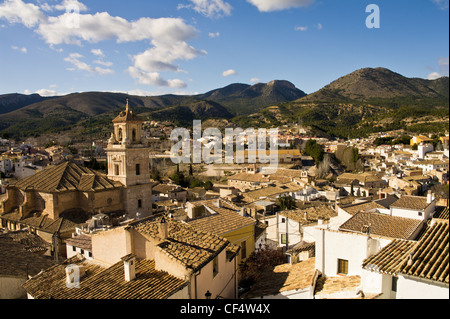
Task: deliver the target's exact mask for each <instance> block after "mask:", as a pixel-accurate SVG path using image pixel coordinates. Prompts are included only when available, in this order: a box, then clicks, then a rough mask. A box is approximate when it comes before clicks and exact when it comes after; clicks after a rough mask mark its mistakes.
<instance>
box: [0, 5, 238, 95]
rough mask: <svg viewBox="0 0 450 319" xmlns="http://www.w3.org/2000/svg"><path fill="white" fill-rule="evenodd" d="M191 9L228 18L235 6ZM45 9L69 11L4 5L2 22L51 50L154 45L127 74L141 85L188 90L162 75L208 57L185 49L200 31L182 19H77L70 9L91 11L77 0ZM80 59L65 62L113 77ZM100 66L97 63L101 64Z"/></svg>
mask: <svg viewBox="0 0 450 319" xmlns="http://www.w3.org/2000/svg"><path fill="white" fill-rule="evenodd" d="M193 4H194V7H193V8H194V9H195V10H199V11H200V12H202V13H204V14H205V15H210V14H219V13H222V14H228V13H229V12H230V11H231V6H230V5H229V4H228V3H226V2H224V1H222V0H211V1H200V0H195V1H193ZM41 6H42V10H50V9H55V10H66V12H64V13H62V14H60V15H57V16H48V17H47V16H46V15H45V14H44V13H43V12H42V11H41V10H40V8H39V7H38V6H36V5H33V4H29V3H24V2H23V1H22V0H6V1H5V2H4V3H3V4H2V5H0V18H5V19H7V20H8V21H9V22H10V23H22V24H24V25H25V26H27V27H28V28H33V29H34V31H35V32H36V33H37V34H39V35H40V36H41V37H42V39H43V40H44V41H45V42H46V43H47V44H48V45H49V46H50V47H51V48H54V47H55V46H56V45H61V44H68V45H79V46H81V45H83V43H84V42H89V43H99V42H101V41H107V40H112V41H116V42H117V43H125V42H137V41H146V42H147V43H151V47H150V48H149V49H147V50H146V51H144V52H142V53H140V54H137V55H135V56H134V57H132V60H133V62H134V65H133V66H131V67H130V68H129V69H128V71H129V73H130V75H132V76H133V78H137V79H138V80H139V82H140V83H144V82H145V83H159V85H164V86H171V87H184V86H185V85H186V84H185V83H184V82H183V81H181V80H178V79H172V80H164V79H162V77H161V74H159V73H158V72H161V71H170V72H182V70H181V68H180V67H179V66H178V65H177V64H176V61H179V60H190V59H193V58H195V57H197V56H200V55H204V54H207V53H206V51H204V50H197V49H195V48H194V47H192V46H190V45H189V44H188V43H187V41H189V40H190V39H192V38H194V37H195V36H197V34H198V30H197V29H196V28H195V27H193V26H191V25H188V24H186V23H185V22H184V21H183V19H181V18H156V19H152V18H147V17H144V18H140V19H138V20H134V21H128V20H127V19H124V18H122V17H118V16H114V17H113V16H111V15H110V14H109V13H108V12H97V13H95V14H86V13H79V14H73V13H71V11H70V10H68V9H70V7H71V6H72V7H73V6H78V8H79V11H80V12H82V11H86V10H87V7H86V6H85V5H84V4H82V3H81V2H79V1H77V0H64V1H62V2H61V3H60V4H58V5H54V6H50V5H45V4H43V5H41ZM72 9H73V8H72ZM72 11H73V10H72ZM56 50H62V49H56ZM97 50H98V49H96V50H95V51H94V50H93V51H92V53H93V54H95V55H97V56H99V57H101V54H100V51H97ZM97 53H98V54H97ZM101 53H103V52H101ZM80 58H81V57H77V56H74V55H73V54H71V55H70V56H69V57H67V58H66V59H65V60H66V61H67V62H70V63H71V64H72V65H73V66H75V68H71V69H78V70H85V71H88V72H95V73H98V74H109V73H113V71H112V70H110V69H104V68H100V67H92V66H90V65H88V64H86V63H85V62H82V61H80ZM99 61H100V60H97V61H96V62H95V63H97V64H101V62H100V63H99ZM105 63H108V62H105ZM103 65H104V66H108V65H106V64H103Z"/></svg>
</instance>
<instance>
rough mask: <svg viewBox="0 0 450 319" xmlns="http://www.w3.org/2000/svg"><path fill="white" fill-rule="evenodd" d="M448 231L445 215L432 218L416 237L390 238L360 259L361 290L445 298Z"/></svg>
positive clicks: (384, 294)
mask: <svg viewBox="0 0 450 319" xmlns="http://www.w3.org/2000/svg"><path fill="white" fill-rule="evenodd" d="M448 234H449V228H448V219H446V220H443V219H433V220H432V221H431V223H430V225H429V226H428V228H427V230H426V231H425V232H424V234H423V235H422V236H421V238H420V240H418V241H412V240H402V239H396V240H393V241H392V242H391V243H389V244H388V245H386V246H385V247H384V248H383V249H381V250H380V251H379V252H378V253H376V254H375V255H373V256H371V257H369V258H367V259H366V260H364V262H363V264H362V268H363V269H362V278H361V289H362V291H363V292H364V293H365V294H377V295H378V298H380V299H448V298H449V272H448V269H449V268H448Z"/></svg>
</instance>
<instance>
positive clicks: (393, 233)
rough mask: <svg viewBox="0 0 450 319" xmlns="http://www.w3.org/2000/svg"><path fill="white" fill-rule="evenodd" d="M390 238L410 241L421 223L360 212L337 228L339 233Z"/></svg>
mask: <svg viewBox="0 0 450 319" xmlns="http://www.w3.org/2000/svg"><path fill="white" fill-rule="evenodd" d="M368 226H369V228H370V234H372V235H378V236H383V237H390V238H401V239H410V237H411V236H412V235H413V234H414V233H415V232H416V231H417V230H418V228H420V227H421V226H422V221H421V220H418V219H412V218H403V217H396V216H390V215H384V214H378V213H365V212H360V213H357V214H355V215H354V216H352V217H351V218H350V219H349V220H347V221H346V222H345V223H344V224H342V225H341V226H340V227H339V230H340V231H350V232H356V233H367V231H368Z"/></svg>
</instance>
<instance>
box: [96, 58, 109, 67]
mask: <svg viewBox="0 0 450 319" xmlns="http://www.w3.org/2000/svg"><path fill="white" fill-rule="evenodd" d="M93 63H96V64H100V65H103V66H106V67H111V66H113V64H114V63H112V62H108V61H102V60H95V61H93Z"/></svg>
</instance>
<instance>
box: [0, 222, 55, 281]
mask: <svg viewBox="0 0 450 319" xmlns="http://www.w3.org/2000/svg"><path fill="white" fill-rule="evenodd" d="M46 249H47V245H46V243H45V242H43V240H41V239H40V238H39V237H38V236H36V235H34V234H30V233H28V232H25V231H19V232H12V233H6V234H2V235H0V256H1V258H0V277H2V276H7V277H8V276H11V277H21V278H24V279H26V278H27V276H28V275H36V274H37V273H39V272H40V271H41V270H42V269H46V268H48V267H51V266H52V265H53V264H54V262H53V258H51V257H48V256H43V255H41V254H39V253H40V252H42V251H45V250H46Z"/></svg>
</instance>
